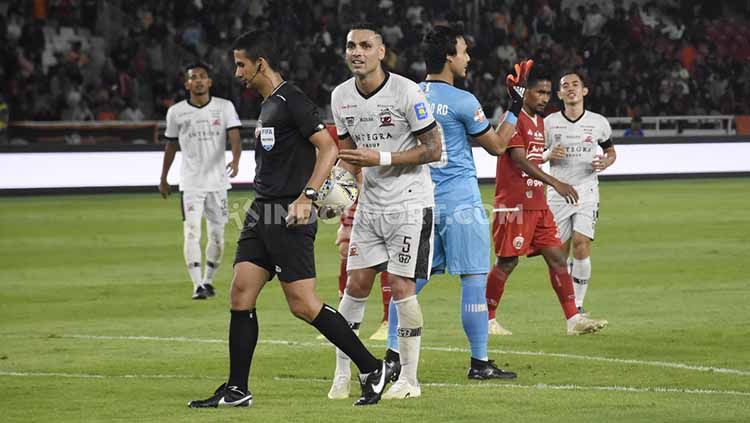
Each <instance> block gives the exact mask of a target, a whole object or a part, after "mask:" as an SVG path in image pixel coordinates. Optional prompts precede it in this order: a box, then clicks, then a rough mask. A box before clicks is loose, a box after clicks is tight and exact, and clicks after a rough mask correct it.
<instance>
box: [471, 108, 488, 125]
mask: <svg viewBox="0 0 750 423" xmlns="http://www.w3.org/2000/svg"><path fill="white" fill-rule="evenodd" d="M485 119H486V118H485V116H484V110H482V107H481V106H480V107H479V108H478V109H477V111H476V112H474V122H484V120H485Z"/></svg>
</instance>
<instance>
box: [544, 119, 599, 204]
mask: <svg viewBox="0 0 750 423" xmlns="http://www.w3.org/2000/svg"><path fill="white" fill-rule="evenodd" d="M544 127H545V137H544V138H545V140H546V146H547V148H553V147H554V146H556V145H558V144H559V145H562V146H563V147H564V148H565V158H564V159H561V160H552V161H550V171H551V173H552V176H554V177H555V178H557V179H559V180H561V181H563V182H566V183H568V184H571V185H573V186H574V187H576V188H583V187H589V186H590V185H597V184H598V178H597V173H596V172H594V169H593V167H592V166H591V162H592V161H594V156H595V155H596V154H598V150H599V149H598V146H599V145H600V144H603V143H606V142H607V141H609V140H610V138H611V137H612V128H611V127H610V126H609V121H608V120H607V118H605V117H604V116H602V115H600V114H598V113H594V112H590V111H588V110H585V111H584V112H583V114H582V115H581V116H580V117H579V118H578V119H577V120H575V121H572V120H569V119H568V118H567V117H566V116H565V115H564V114H563V113H562V112H556V113H552V114H551V115H549V116H547V117H546V118H545V119H544ZM550 195H558V194H557V193H556V192H555V193H554V194H552V191H550Z"/></svg>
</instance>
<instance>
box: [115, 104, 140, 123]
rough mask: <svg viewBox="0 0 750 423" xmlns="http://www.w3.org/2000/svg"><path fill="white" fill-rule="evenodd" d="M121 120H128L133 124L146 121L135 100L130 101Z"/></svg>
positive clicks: (121, 113) (123, 111) (121, 114)
mask: <svg viewBox="0 0 750 423" xmlns="http://www.w3.org/2000/svg"><path fill="white" fill-rule="evenodd" d="M118 119H119V120H127V121H132V122H139V121H142V120H144V119H145V116H144V115H143V112H142V111H141V109H140V108H139V107H138V103H137V102H136V101H134V100H132V99H131V100H129V101H128V103H127V105H126V106H125V108H124V109H122V111H121V112H120V116H119V117H118Z"/></svg>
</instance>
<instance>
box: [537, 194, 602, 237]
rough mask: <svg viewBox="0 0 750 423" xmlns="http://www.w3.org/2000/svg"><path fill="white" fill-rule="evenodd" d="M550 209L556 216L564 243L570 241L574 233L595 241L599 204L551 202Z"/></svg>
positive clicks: (559, 232) (559, 233)
mask: <svg viewBox="0 0 750 423" xmlns="http://www.w3.org/2000/svg"><path fill="white" fill-rule="evenodd" d="M549 208H550V210H552V214H554V215H555V223H557V230H558V235H559V236H560V240H561V241H562V242H565V241H567V240H569V239H570V238H571V237H572V236H573V232H578V233H579V234H581V235H583V236H585V237H588V238H589V239H592V240H593V239H594V232H595V229H596V220H597V219H598V218H599V203H578V204H567V203H560V202H550V205H549Z"/></svg>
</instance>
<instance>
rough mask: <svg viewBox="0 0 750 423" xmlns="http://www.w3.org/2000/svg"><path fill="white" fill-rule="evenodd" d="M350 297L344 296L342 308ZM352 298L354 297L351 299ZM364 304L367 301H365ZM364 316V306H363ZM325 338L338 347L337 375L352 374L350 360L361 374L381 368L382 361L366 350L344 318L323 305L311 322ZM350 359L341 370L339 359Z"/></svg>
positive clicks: (331, 308) (334, 310)
mask: <svg viewBox="0 0 750 423" xmlns="http://www.w3.org/2000/svg"><path fill="white" fill-rule="evenodd" d="M347 297H349V296H348V295H346V294H344V298H343V299H342V300H341V306H342V308H343V307H344V306H345V300H346V298H347ZM349 298H352V297H349ZM363 300H364V301H362V302H363V303H364V302H366V301H367V299H366V298H365V299H363ZM362 314H364V306H362ZM310 324H311V325H313V326H315V328H316V329H318V331H319V332H320V333H322V334H323V336H325V337H326V339H328V340H329V341H331V343H332V344H333V345H335V346H336V347H338V349H337V350H336V374H337V375H338V374H351V371H350V370H349V368H348V367H349V358H351V360H352V361H354V364H356V365H357V367H358V368H359V371H360V373H370V372H373V371H375V370H377V369H379V368H380V366H381V361H380V360H378V359H377V358H375V356H373V355H372V354H370V351H368V350H367V348H365V346H364V345H363V344H362V341H360V340H359V338H358V337H357V334H356V333H354V331H353V330H352V328H350V327H349V326H350V323H347V321H346V319H344V316H343V315H342V314H340V313H339V312H337V311H336V309H334V308H333V307H331V306H329V305H327V304H323V307H322V308H321V309H320V312H319V313H318V315H317V316H316V317H315V319H313V321H312V322H310ZM340 357H349V358H347V359H346V360H345V363H342V364H343V365H344V366H346V368H341V369H339V364H340V363H339V358H340Z"/></svg>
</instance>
